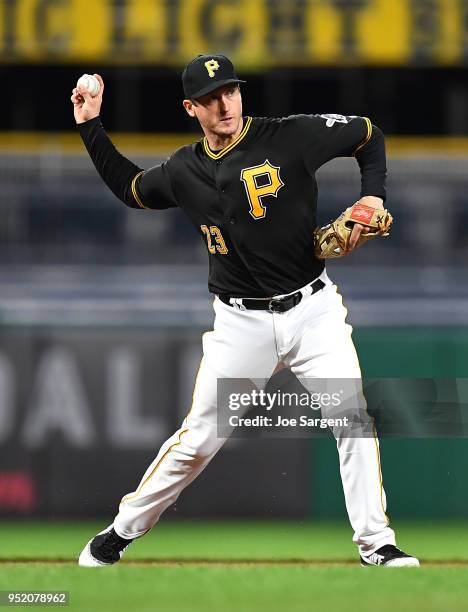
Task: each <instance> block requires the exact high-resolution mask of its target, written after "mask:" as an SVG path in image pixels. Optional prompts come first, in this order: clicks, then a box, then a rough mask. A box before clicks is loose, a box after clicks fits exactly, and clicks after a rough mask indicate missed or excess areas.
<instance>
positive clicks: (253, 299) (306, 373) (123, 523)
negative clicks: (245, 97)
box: [71, 55, 419, 567]
mask: <svg viewBox="0 0 468 612" xmlns="http://www.w3.org/2000/svg"><path fill="white" fill-rule="evenodd" d="M94 76H95V77H96V78H97V79H98V80H99V82H100V85H101V89H100V93H99V94H98V95H97V96H96V97H94V98H93V97H91V95H90V94H89V93H88V91H87V90H86V89H83V88H82V87H81V88H80V89H77V88H75V89H74V90H73V93H72V96H71V101H72V102H73V105H74V115H75V120H76V122H77V124H78V129H79V132H80V134H81V136H82V139H83V141H84V144H85V146H86V148H87V150H88V153H89V155H90V156H91V159H92V160H93V162H94V164H95V166H96V169H97V171H98V172H99V174H100V175H101V177H102V179H103V180H104V182H105V183H106V184H107V185H108V187H109V188H110V189H111V190H112V191H113V193H114V194H115V195H116V196H117V197H118V198H119V199H120V200H122V201H123V202H124V203H125V204H126V205H127V206H130V207H131V208H136V209H141V210H142V211H143V212H142V214H150V213H148V210H162V209H166V208H172V207H176V206H179V207H180V208H182V210H183V211H184V212H185V213H186V214H187V215H188V217H189V218H190V220H191V221H192V223H193V225H194V226H195V228H196V230H197V231H198V233H199V234H200V237H201V239H202V240H203V241H204V243H205V246H206V248H207V251H208V258H209V280H208V288H209V290H210V292H211V293H213V294H214V296H215V297H214V302H213V307H214V311H215V315H216V317H215V322H214V329H213V331H210V332H208V333H205V334H204V335H203V358H202V360H201V364H200V368H199V371H198V375H197V377H196V382H195V388H194V392H193V402H192V406H191V407H190V410H189V412H188V414H187V416H186V417H185V419H184V421H183V422H182V424H181V426H180V429H178V430H177V431H176V432H175V433H174V435H173V436H172V437H170V438H169V439H168V440H167V441H166V442H165V443H164V444H163V445H162V447H161V449H160V450H159V452H158V454H157V456H156V457H155V459H154V461H153V462H152V463H151V464H150V465H149V467H148V469H147V470H146V472H145V474H144V475H143V478H142V479H141V481H140V483H139V485H138V486H137V488H136V489H135V491H133V492H131V493H128V494H127V495H125V496H124V497H123V498H122V500H121V503H120V506H119V511H118V513H117V515H116V516H115V518H114V521H113V523H112V524H111V525H110V526H108V527H107V528H106V529H104V530H103V531H102V532H100V533H99V534H97V535H96V536H95V537H94V538H93V539H92V540H90V541H89V542H88V543H87V544H86V546H85V548H84V549H83V551H82V552H81V554H80V557H79V564H80V565H82V566H87V567H99V566H107V565H111V564H113V563H115V562H117V561H119V560H120V558H121V557H122V555H123V552H124V551H125V549H126V548H127V547H128V546H129V544H130V543H131V542H132V541H133V540H135V539H136V538H139V537H141V536H142V535H144V534H145V533H147V532H148V531H149V530H150V529H151V528H152V527H153V526H154V525H155V524H156V522H157V521H158V520H159V517H160V516H161V514H162V513H163V512H164V510H165V509H166V508H167V507H168V506H170V505H171V504H173V503H174V502H175V501H176V499H177V498H178V496H179V495H180V493H181V492H182V490H183V489H184V488H185V487H186V486H187V485H188V484H190V483H191V482H192V481H193V480H194V479H195V478H196V477H197V476H198V475H199V474H200V473H201V471H202V470H203V469H204V468H205V467H206V466H207V465H208V463H209V462H210V460H211V459H212V458H213V457H214V455H215V454H216V453H217V451H218V450H219V449H220V448H221V446H222V445H223V443H224V442H225V440H226V438H220V437H217V426H216V425H217V422H216V414H217V405H216V398H217V380H218V379H222V378H244V379H252V378H268V377H270V376H271V374H272V372H273V371H274V370H275V367H276V366H277V364H278V363H279V362H282V363H284V364H285V365H286V366H288V367H289V368H290V369H291V371H292V372H293V373H294V374H295V375H296V376H299V377H314V378H322V379H332V378H350V379H358V380H360V378H361V372H360V368H359V362H358V359H357V356H356V351H355V348H354V345H353V342H352V339H351V332H352V328H351V327H350V326H349V325H348V324H347V323H346V321H345V319H346V314H347V313H346V309H345V308H344V306H343V303H342V298H341V296H340V294H339V293H338V292H337V288H336V286H335V284H334V283H333V282H332V281H331V280H330V279H329V277H328V276H327V273H326V271H325V265H324V261H323V257H325V258H326V255H325V256H324V254H323V253H324V251H327V249H328V252H329V255H330V256H336V255H337V254H341V255H343V254H346V253H348V252H350V251H352V250H353V249H354V248H355V247H356V245H357V244H359V243H360V241H362V240H363V239H364V237H365V234H364V233H363V232H365V229H364V227H365V218H366V216H368V213H369V211H370V216H371V217H372V215H374V213H375V212H376V211H377V213H378V215H377V216H378V219H380V220H381V218H382V215H383V211H384V209H383V201H384V199H385V188H384V183H385V177H386V161H385V146H384V138H383V134H382V132H381V131H380V130H379V129H378V128H377V127H375V126H373V125H372V124H371V122H370V121H369V119H367V118H364V117H344V116H341V115H295V116H290V117H286V118H282V119H279V118H263V117H262V118H260V117H250V116H246V115H244V114H243V113H242V99H241V92H240V83H244V82H245V81H241V80H240V79H239V78H238V77H237V75H236V72H235V69H234V66H233V65H232V63H231V61H230V60H229V59H228V58H227V57H225V56H223V55H199V56H198V57H196V58H195V59H194V60H192V61H191V62H190V63H189V64H188V65H187V66H186V68H185V70H184V72H183V74H182V84H183V90H184V95H185V99H184V100H183V106H184V109H185V111H186V112H187V113H188V114H189V115H190V117H193V118H195V119H197V120H198V121H199V123H200V125H201V128H202V130H203V133H204V138H202V139H201V140H199V141H198V142H195V143H194V144H190V145H187V146H184V147H182V148H180V149H178V150H177V151H176V152H175V153H174V154H173V155H172V156H171V157H170V158H169V159H167V160H166V161H165V162H164V163H162V164H159V165H157V166H155V167H153V168H150V169H149V170H146V171H145V170H143V169H141V168H139V167H138V166H136V165H135V164H133V163H132V162H131V161H129V160H128V159H126V158H125V157H123V156H122V155H121V154H120V153H119V152H118V151H117V150H116V149H115V147H114V146H113V144H112V142H111V141H110V139H109V137H108V136H107V134H106V132H105V131H104V128H103V126H102V124H101V121H100V119H99V113H100V107H101V104H102V96H103V92H104V83H103V81H102V78H101V77H100V76H99V75H94ZM155 95H156V96H157V95H163V93H162V92H158V93H156V94H155ZM155 102H156V103H157V99H156V100H155ZM342 156H354V157H355V158H356V160H357V161H358V164H359V166H360V169H361V176H362V190H361V197H360V200H359V202H358V203H357V207H358V208H357V209H355V210H356V211H357V213H356V216H355V219H354V221H356V220H358V221H360V223H354V225H353V227H352V230H349V236H348V237H347V239H346V240H345V241H344V243H339V231H338V230H337V228H336V227H335V226H330V227H331V230H332V231H331V230H330V227H329V228H328V230H327V231H328V233H327V234H326V235H325V237H324V238H323V240H321V237H323V234H317V232H316V233H315V237H314V232H315V231H316V226H317V223H316V209H317V184H316V180H315V172H316V170H317V169H318V168H320V166H322V165H323V164H325V163H326V162H328V161H329V160H331V159H333V158H335V157H342ZM384 212H385V211H384ZM156 214H159V213H156ZM379 222H380V221H379ZM346 227H347V226H346ZM343 228H344V225H342V227H341V229H342V230H343ZM379 228H380V229H379V231H380V233H383V232H382V231H381V230H382V227H380V226H379ZM335 230H336V231H335ZM330 231H331V233H330ZM316 236H319V240H318V244H317V238H316ZM330 249H331V252H330ZM337 447H338V453H339V460H340V472H341V477H342V483H343V490H344V494H345V501H346V508H347V511H348V515H349V520H350V522H351V525H352V527H353V530H354V536H353V541H354V542H355V543H356V544H357V546H358V550H359V555H360V559H361V563H362V564H364V565H383V566H398V567H400V566H418V565H419V561H418V560H417V559H416V558H415V557H412V556H410V555H407V554H406V553H404V552H402V551H401V550H399V549H398V548H397V547H396V546H395V534H394V532H393V530H392V529H391V528H390V527H389V521H388V518H387V516H386V514H385V511H386V499H385V493H384V490H383V487H382V477H381V471H380V460H379V444H378V440H377V438H368V437H367V438H366V437H350V436H337Z"/></svg>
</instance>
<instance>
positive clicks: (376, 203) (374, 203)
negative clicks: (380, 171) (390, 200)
mask: <svg viewBox="0 0 468 612" xmlns="http://www.w3.org/2000/svg"><path fill="white" fill-rule="evenodd" d="M359 203H360V204H365V205H366V206H371V207H372V208H380V209H382V210H383V209H384V206H383V200H382V198H378V197H377V196H364V197H363V198H361V199H360V200H359ZM368 232H369V228H367V227H364V226H363V225H361V224H360V223H356V224H355V225H354V227H353V229H352V232H351V236H350V238H349V244H348V248H347V249H346V251H345V253H346V254H348V253H351V251H353V250H354V248H355V246H356V244H357V242H358V240H359V236H360V235H361V234H366V233H368Z"/></svg>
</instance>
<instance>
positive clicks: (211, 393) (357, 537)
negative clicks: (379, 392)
mask: <svg viewBox="0 0 468 612" xmlns="http://www.w3.org/2000/svg"><path fill="white" fill-rule="evenodd" d="M320 278H321V279H322V280H323V281H324V282H325V287H324V288H323V289H322V290H321V291H319V292H317V293H315V294H314V295H309V296H307V297H304V298H303V299H302V301H301V302H300V303H299V304H298V305H297V306H296V307H294V308H292V309H291V310H289V311H287V312H285V313H281V314H276V313H273V314H272V313H270V312H268V311H263V310H239V309H236V308H233V307H231V306H228V305H226V304H224V303H223V302H221V300H219V299H218V298H215V300H214V310H215V313H216V318H215V322H214V330H213V331H211V332H208V333H206V334H204V336H203V358H202V361H201V364H200V369H199V371H198V375H197V378H196V382H195V389H194V392H193V402H192V407H191V408H190V411H189V413H188V415H187V416H186V418H185V419H184V421H183V423H182V425H181V427H180V429H179V430H177V431H176V432H175V433H174V435H173V436H171V437H170V438H169V439H168V440H167V441H166V442H165V443H164V444H163V445H162V447H161V449H160V450H159V453H158V454H157V456H156V458H155V459H154V461H153V462H152V463H151V465H150V466H149V467H148V469H147V470H146V472H145V474H144V475H143V478H142V479H141V482H140V484H139V485H138V487H137V489H136V491H134V492H132V493H129V494H128V495H125V496H124V497H123V498H122V501H121V503H120V507H119V513H118V514H117V516H116V517H115V520H114V528H115V530H116V532H117V533H118V534H119V535H120V536H122V537H125V538H135V537H139V536H141V535H143V534H144V533H145V532H146V531H148V530H149V529H151V527H153V526H154V525H155V523H156V522H157V521H158V519H159V517H160V516H161V514H162V513H163V512H164V510H166V508H167V507H168V506H170V505H171V504H173V503H174V502H175V501H176V499H177V498H178V496H179V495H180V493H181V492H182V490H183V489H184V488H185V487H186V486H187V485H188V484H190V483H191V482H192V480H194V479H195V478H196V477H197V476H198V475H199V474H200V473H201V472H202V470H203V469H204V468H205V467H206V466H207V465H208V463H209V462H210V460H211V459H212V458H213V457H214V455H215V454H216V453H217V452H218V450H219V449H220V448H221V446H222V445H223V444H224V442H225V441H226V438H218V437H217V418H216V417H217V405H216V404H217V379H218V378H267V379H268V378H269V377H270V376H271V374H272V373H273V371H274V369H275V367H276V366H277V364H278V363H279V362H280V361H282V362H284V364H285V365H286V366H288V367H289V368H290V369H291V371H292V372H293V373H294V374H295V375H296V376H298V377H315V378H355V379H360V377H361V372H360V368H359V362H358V358H357V355H356V351H355V348H354V345H353V342H352V339H351V332H352V328H351V326H350V325H348V324H347V323H346V321H345V319H346V314H347V311H346V308H345V307H344V306H343V302H342V298H341V296H340V294H339V293H338V292H337V288H336V286H335V285H334V284H333V283H332V282H331V281H330V279H329V278H328V276H327V274H326V272H325V271H324V272H323V273H322V275H321V276H320ZM327 416H328V415H327ZM336 442H337V447H338V453H339V460H340V472H341V479H342V483H343V490H344V495H345V502H346V508H347V511H348V516H349V520H350V523H351V526H352V528H353V530H354V537H353V541H354V542H355V543H356V544H357V545H358V547H359V551H360V552H361V553H362V554H367V555H368V554H370V553H372V552H374V551H375V550H376V549H378V548H380V546H383V545H385V544H395V535H394V532H393V530H392V529H390V527H389V526H388V518H387V516H386V514H385V509H386V500H385V493H384V490H383V486H382V477H381V471H380V458H379V443H378V440H377V438H376V437H375V438H372V437H371V438H369V437H367V438H366V437H349V436H339V437H338V438H337V440H336ZM278 443H279V444H281V440H278Z"/></svg>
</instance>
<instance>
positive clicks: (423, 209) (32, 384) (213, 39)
mask: <svg viewBox="0 0 468 612" xmlns="http://www.w3.org/2000/svg"><path fill="white" fill-rule="evenodd" d="M209 51H216V52H224V53H226V54H227V55H229V56H230V57H232V59H233V60H234V62H235V63H236V65H237V68H238V72H239V74H240V75H241V76H243V77H245V78H246V80H247V81H248V83H247V85H245V86H244V87H243V99H244V109H245V112H246V113H247V114H252V115H278V116H281V115H288V114H294V113H300V112H305V113H342V114H351V115H365V116H369V117H370V118H371V119H372V121H373V122H374V123H376V124H377V125H379V127H381V129H382V130H383V131H384V132H385V133H386V135H387V145H388V155H389V162H388V166H389V181H388V206H389V208H390V209H391V211H392V213H393V214H394V217H395V224H394V230H393V232H392V236H391V238H390V239H389V240H386V241H381V242H379V244H375V245H374V244H373V245H372V246H370V247H368V248H365V249H362V251H361V252H359V253H356V254H353V255H352V256H350V257H348V258H345V259H344V260H342V261H337V262H333V263H331V264H330V265H329V274H330V275H331V276H332V277H333V278H335V279H336V281H337V283H338V285H339V287H340V288H341V291H342V293H343V295H344V297H345V301H346V303H347V304H348V307H349V313H350V314H349V320H350V322H351V323H352V324H353V325H354V327H355V340H356V343H357V345H358V349H359V352H360V357H361V361H362V365H363V370H364V372H365V374H366V375H368V376H393V377H399V376H402V377H412V376H414V377H418V376H419V377H437V378H453V377H461V378H462V377H467V376H468V360H467V355H468V328H467V323H468V284H467V264H466V262H467V257H468V229H467V228H468V204H467V193H468V172H467V168H468V166H467V164H468V139H467V138H466V135H467V131H468V87H467V84H466V83H467V81H466V76H467V73H466V65H467V58H468V2H467V1H466V0H438V1H437V2H436V1H433V0H392V2H388V1H387V0H348V1H347V0H187V1H185V2H180V1H178V0H133V1H132V0H128V1H127V0H93V2H92V3H89V2H86V1H85V0H3V1H2V2H1V3H0V73H1V75H2V85H3V87H2V89H3V93H2V96H1V97H0V181H1V196H0V215H1V220H2V222H1V224H0V237H1V239H0V339H1V346H0V444H1V456H0V516H1V517H3V518H5V519H6V518H17V517H21V518H25V519H31V518H40V519H68V518H73V519H77V518H85V517H89V518H96V517H106V518H110V517H111V516H113V514H114V511H115V508H116V504H117V503H118V501H119V499H120V497H121V495H122V494H124V493H126V492H128V491H129V490H133V489H134V487H135V486H136V484H137V481H138V478H139V477H140V475H141V474H142V473H143V471H144V469H145V468H146V465H147V464H148V462H149V461H150V460H151V459H152V457H153V456H154V454H155V451H156V450H157V449H158V447H159V445H160V443H161V442H162V441H163V440H165V439H166V438H167V437H168V436H169V434H170V433H172V431H173V430H174V429H175V428H176V427H177V424H178V423H179V422H180V420H181V419H182V418H183V416H184V415H185V413H186V411H187V409H188V406H189V405H190V398H191V393H192V386H193V382H194V376H195V372H196V370H197V366H198V361H199V358H200V350H201V343H200V339H201V333H202V332H203V331H204V330H206V329H209V328H210V326H211V325H212V318H213V312H212V307H211V301H212V300H211V298H210V296H209V294H208V292H207V289H206V274H207V258H206V252H205V251H206V250H205V248H204V246H203V244H202V243H201V241H200V240H199V239H198V237H197V235H196V234H195V232H194V231H193V230H192V229H191V227H190V226H189V225H188V222H187V221H186V220H185V218H184V217H183V215H182V214H181V213H179V212H178V211H164V212H161V213H158V212H154V213H151V212H148V211H134V210H128V209H126V207H125V206H123V205H122V204H120V203H119V202H118V201H117V200H116V199H115V198H114V196H113V195H112V194H111V193H110V192H109V191H108V190H107V188H106V187H105V186H104V185H103V184H102V183H101V181H100V179H99V178H98V176H97V173H96V172H95V170H94V168H93V166H92V164H91V162H90V160H89V158H88V156H87V154H86V153H85V150H84V148H83V146H82V143H81V141H80V139H79V137H78V135H77V134H76V132H75V129H74V120H73V114H72V106H71V103H70V101H69V96H70V93H71V89H72V87H73V86H74V85H75V83H76V80H77V78H78V77H79V76H80V75H81V74H83V73H85V72H90V73H93V72H98V73H100V74H102V76H103V78H104V81H105V85H106V92H105V95H104V106H103V113H102V118H103V122H104V125H105V127H106V128H107V130H108V131H109V132H111V133H112V136H113V138H114V141H115V143H116V144H117V145H118V147H119V148H120V149H121V151H122V152H123V153H124V154H126V155H127V156H128V157H130V158H131V159H133V160H135V161H136V162H137V163H140V164H141V165H142V166H143V167H149V166H151V165H154V164H156V163H158V162H159V161H161V160H162V159H164V158H165V157H166V156H167V155H168V154H169V153H170V152H171V151H173V150H174V149H175V148H176V147H177V146H180V145H181V144H184V143H187V142H191V141H193V140H195V139H197V138H199V132H198V131H197V127H196V125H195V124H193V123H191V122H190V120H189V118H188V117H187V116H186V114H185V113H184V111H183V109H182V106H181V99H182V91H181V87H180V72H181V69H182V67H183V66H184V64H185V63H186V62H187V61H188V60H189V59H191V58H192V57H193V56H194V55H196V54H197V53H200V52H209ZM319 187H320V194H321V195H320V197H321V199H320V219H321V220H322V221H327V220H328V219H330V218H332V217H334V216H335V215H336V214H337V213H338V212H339V211H340V210H342V209H343V207H344V206H345V205H348V204H349V203H350V202H351V201H352V200H353V198H356V196H357V195H358V190H359V173H358V168H357V165H356V164H355V163H353V161H351V160H337V161H335V162H333V163H331V164H329V165H327V166H326V167H324V168H323V169H321V170H320V173H319ZM466 446H467V445H466V441H465V440H464V439H463V438H461V439H451V440H445V439H432V440H423V439H418V440H401V439H400V440H395V439H385V440H383V442H382V456H383V459H382V461H383V469H384V481H385V485H386V489H387V494H388V497H389V514H390V516H392V517H394V518H397V519H401V520H403V519H411V518H412V519H420V518H430V519H443V520H451V519H454V518H458V519H464V518H466V515H467V512H468V488H467V487H466V473H467V467H468V453H467V452H466ZM335 454H336V453H335V449H334V444H333V442H332V441H331V440H329V439H321V438H320V439H313V440H273V441H255V442H252V441H248V440H246V441H242V440H235V441H232V442H230V443H228V444H227V445H226V448H225V449H224V451H223V452H221V453H220V454H219V455H218V456H217V457H216V458H215V459H214V461H213V463H212V465H210V467H209V468H208V469H207V470H206V472H205V473H204V474H203V475H202V476H201V477H200V478H199V479H198V480H197V482H196V483H195V484H193V485H192V486H191V487H189V489H188V490H187V491H186V492H185V494H184V495H183V496H182V497H181V499H180V501H179V502H178V503H177V504H176V505H175V506H174V507H173V508H172V509H170V510H169V511H168V512H167V514H166V520H170V519H171V518H175V517H176V518H179V517H184V518H205V519H210V518H213V517H216V518H217V519H220V518H233V517H235V518H274V519H285V518H289V519H295V520H306V519H335V518H336V519H340V520H345V512H344V502H343V496H342V491H341V485H340V482H339V475H338V464H337V458H336V456H335Z"/></svg>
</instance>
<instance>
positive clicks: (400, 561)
mask: <svg viewBox="0 0 468 612" xmlns="http://www.w3.org/2000/svg"><path fill="white" fill-rule="evenodd" d="M361 565H383V566H384V567H419V560H418V559H416V557H411V556H410V555H407V554H406V553H404V552H403V551H402V550H400V549H399V548H397V547H396V546H393V544H385V546H381V547H380V548H378V549H377V550H376V551H375V552H373V553H371V554H370V555H369V556H368V557H363V556H362V555H361Z"/></svg>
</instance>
